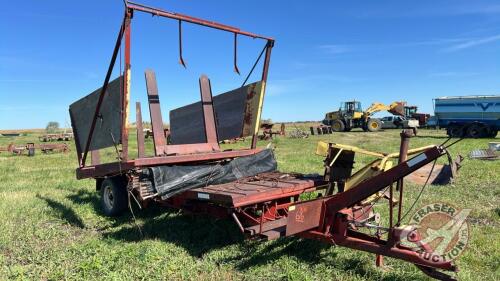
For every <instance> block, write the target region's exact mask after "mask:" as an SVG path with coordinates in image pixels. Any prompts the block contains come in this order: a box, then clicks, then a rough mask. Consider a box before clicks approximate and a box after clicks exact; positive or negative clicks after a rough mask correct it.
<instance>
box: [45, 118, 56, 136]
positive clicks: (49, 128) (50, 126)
mask: <svg viewBox="0 0 500 281" xmlns="http://www.w3.org/2000/svg"><path fill="white" fill-rule="evenodd" d="M57 130H59V123H58V122H55V121H50V122H49V123H48V124H47V127H46V128H45V131H47V133H55V132H57Z"/></svg>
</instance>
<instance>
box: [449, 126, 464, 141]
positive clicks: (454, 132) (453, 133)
mask: <svg viewBox="0 0 500 281" xmlns="http://www.w3.org/2000/svg"><path fill="white" fill-rule="evenodd" d="M447 133H448V136H450V137H452V138H461V137H462V136H463V135H464V128H463V127H461V126H458V125H453V126H450V127H449V128H448V130H447Z"/></svg>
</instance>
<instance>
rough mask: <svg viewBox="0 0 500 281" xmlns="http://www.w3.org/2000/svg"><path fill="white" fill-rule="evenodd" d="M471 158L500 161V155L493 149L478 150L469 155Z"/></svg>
mask: <svg viewBox="0 0 500 281" xmlns="http://www.w3.org/2000/svg"><path fill="white" fill-rule="evenodd" d="M469 158H471V159H486V160H496V159H500V155H498V154H497V153H496V152H495V151H494V150H491V149H476V150H473V151H471V152H470V153H469Z"/></svg>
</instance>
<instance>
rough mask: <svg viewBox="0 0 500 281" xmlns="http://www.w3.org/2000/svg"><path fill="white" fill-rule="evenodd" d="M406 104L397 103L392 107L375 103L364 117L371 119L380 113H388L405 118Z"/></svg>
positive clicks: (391, 105)
mask: <svg viewBox="0 0 500 281" xmlns="http://www.w3.org/2000/svg"><path fill="white" fill-rule="evenodd" d="M405 104H406V102H401V101H395V102H393V103H391V104H390V105H385V104H383V103H380V102H374V103H372V104H371V105H370V107H368V108H367V109H366V110H365V112H364V117H365V118H369V117H370V116H372V115H373V114H375V113H377V112H380V111H388V112H390V113H392V114H394V115H398V116H404V105H405Z"/></svg>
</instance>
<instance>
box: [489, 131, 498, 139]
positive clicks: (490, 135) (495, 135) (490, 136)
mask: <svg viewBox="0 0 500 281" xmlns="http://www.w3.org/2000/svg"><path fill="white" fill-rule="evenodd" d="M497 135H498V130H490V133H489V135H488V137H489V138H496V137H497Z"/></svg>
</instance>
